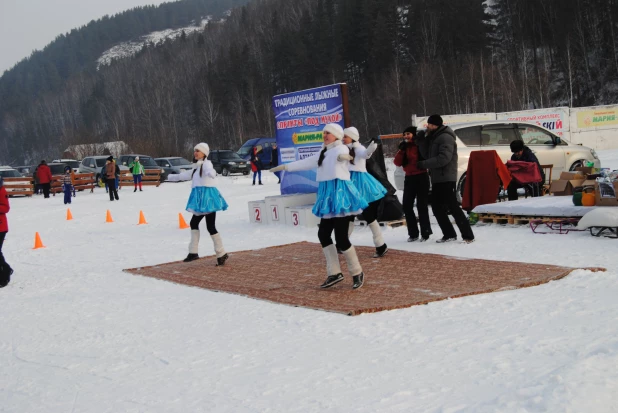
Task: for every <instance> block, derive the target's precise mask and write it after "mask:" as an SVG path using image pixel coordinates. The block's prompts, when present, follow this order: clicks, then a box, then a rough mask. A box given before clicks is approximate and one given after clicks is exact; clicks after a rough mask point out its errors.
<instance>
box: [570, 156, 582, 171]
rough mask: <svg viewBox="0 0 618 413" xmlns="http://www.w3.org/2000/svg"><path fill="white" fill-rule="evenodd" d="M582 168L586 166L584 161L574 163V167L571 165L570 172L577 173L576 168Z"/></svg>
mask: <svg viewBox="0 0 618 413" xmlns="http://www.w3.org/2000/svg"><path fill="white" fill-rule="evenodd" d="M582 166H584V160H583V159H580V160H579V161H575V162H573V165H571V168H570V169H569V171H571V172H573V171H575V168H581V167H582Z"/></svg>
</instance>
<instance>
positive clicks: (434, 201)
mask: <svg viewBox="0 0 618 413" xmlns="http://www.w3.org/2000/svg"><path fill="white" fill-rule="evenodd" d="M431 209H432V210H433V215H434V216H435V217H436V220H437V221H438V225H440V229H441V230H442V235H443V237H444V238H457V233H456V232H455V228H453V224H451V220H450V219H449V218H448V211H450V212H451V214H452V215H453V218H455V223H456V224H457V227H458V228H459V232H461V237H462V238H463V239H465V240H469V239H474V234H473V233H472V228H470V222H468V219H467V218H466V214H464V213H463V211H462V210H461V207H460V206H459V202H457V196H456V195H455V182H440V183H436V184H433V186H432V187H431Z"/></svg>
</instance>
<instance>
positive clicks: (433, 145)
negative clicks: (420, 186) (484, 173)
mask: <svg viewBox="0 0 618 413" xmlns="http://www.w3.org/2000/svg"><path fill="white" fill-rule="evenodd" d="M419 138H420V136H417V139H418V143H417V144H418V146H419V151H420V153H421V155H422V157H423V158H424V159H425V160H423V161H420V162H418V163H417V166H418V168H419V169H429V173H430V175H431V209H432V210H433V215H434V216H435V217H436V220H437V221H438V225H439V226H440V229H441V230H442V238H441V239H439V240H437V241H436V242H438V243H443V242H450V241H456V240H457V233H456V232H455V228H453V224H451V220H450V219H449V217H448V211H450V213H451V214H452V215H453V218H455V223H456V224H457V227H458V228H459V232H461V238H462V239H463V240H464V242H466V243H471V242H474V233H473V232H472V228H470V222H468V218H466V215H465V214H464V212H463V211H462V210H461V206H460V205H459V202H457V196H456V194H455V186H456V185H455V183H456V181H457V160H458V156H457V142H456V141H455V132H453V130H452V129H451V128H449V127H448V126H446V125H444V123H443V121H442V117H441V116H440V115H431V116H430V117H429V119H427V133H426V134H425V136H424V138H422V139H419Z"/></svg>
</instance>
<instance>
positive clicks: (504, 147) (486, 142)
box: [394, 121, 601, 197]
mask: <svg viewBox="0 0 618 413" xmlns="http://www.w3.org/2000/svg"><path fill="white" fill-rule="evenodd" d="M448 126H450V127H451V129H453V131H454V132H455V135H457V154H458V156H459V160H458V166H457V193H458V196H459V197H461V194H463V188H464V184H465V182H466V170H467V169H468V159H469V158H470V152H472V151H479V150H484V151H487V150H495V151H496V152H497V153H498V155H499V156H500V159H502V161H503V162H506V161H508V160H510V159H511V155H512V153H511V147H510V144H511V142H512V141H514V140H523V141H524V144H525V145H526V146H528V147H529V148H530V149H531V150H532V152H534V154H535V155H536V157H537V158H538V159H539V163H540V164H541V165H550V164H551V165H553V169H552V180H553V179H558V177H560V173H562V172H564V171H573V170H575V168H577V167H580V166H584V163H585V162H594V166H595V168H600V167H601V161H600V160H599V157H598V156H597V154H596V152H595V151H594V149H590V148H588V147H586V146H581V145H575V144H571V143H569V142H567V141H566V140H564V139H562V138H561V137H559V136H557V135H554V134H553V133H552V132H550V131H549V130H548V129H545V128H543V127H542V126H538V125H536V124H533V123H529V122H505V121H479V122H465V123H453V124H450V125H448ZM394 178H395V187H396V188H397V189H400V190H403V186H404V185H403V181H404V178H405V174H404V172H403V169H402V168H401V167H397V168H396V169H395V172H394ZM547 179H549V177H547Z"/></svg>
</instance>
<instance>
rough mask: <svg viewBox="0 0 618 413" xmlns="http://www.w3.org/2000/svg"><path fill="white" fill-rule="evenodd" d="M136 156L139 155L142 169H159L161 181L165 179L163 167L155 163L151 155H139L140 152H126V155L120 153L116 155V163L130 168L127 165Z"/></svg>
mask: <svg viewBox="0 0 618 413" xmlns="http://www.w3.org/2000/svg"><path fill="white" fill-rule="evenodd" d="M136 156H139V162H140V163H141V164H142V166H143V167H144V169H158V170H160V171H161V182H163V181H165V180H166V179H167V174H166V173H165V169H163V168H161V167H160V166H159V165H157V163H156V162H155V160H154V159H153V158H152V156H148V155H140V154H137V153H132V154H127V155H120V156H119V157H118V165H122V166H124V167H125V168H127V169H130V168H128V166H129V165H131V163H132V162H133V160H134V159H135V157H136Z"/></svg>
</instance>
